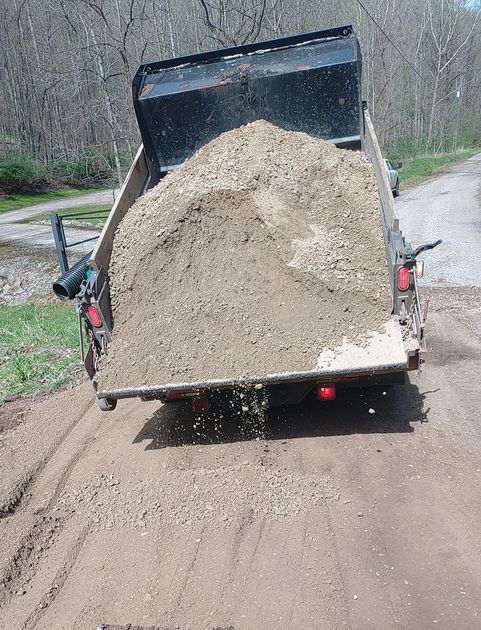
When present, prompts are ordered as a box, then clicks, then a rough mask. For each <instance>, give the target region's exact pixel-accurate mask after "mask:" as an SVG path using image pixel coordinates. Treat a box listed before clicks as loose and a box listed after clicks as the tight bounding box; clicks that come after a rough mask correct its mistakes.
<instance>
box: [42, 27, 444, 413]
mask: <svg viewBox="0 0 481 630" xmlns="http://www.w3.org/2000/svg"><path fill="white" fill-rule="evenodd" d="M361 67H362V58H361V51H360V46H359V43H358V40H357V37H356V35H355V33H354V30H353V28H352V26H349V25H348V26H341V27H337V28H332V29H327V30H320V31H316V32H311V33H306V34H300V35H294V36H290V37H285V38H281V39H275V40H272V41H264V42H260V43H254V44H248V45H244V46H238V47H234V48H228V49H223V50H215V51H210V52H205V53H200V54H194V55H190V56H186V57H180V58H177V59H169V60H163V61H158V62H155V63H148V64H143V65H142V66H140V68H139V69H138V71H137V73H136V75H135V77H134V80H133V103H134V108H135V113H136V117H137V121H138V125H139V130H140V134H141V137H142V145H141V146H140V148H139V150H138V152H137V155H136V156H135V159H134V161H133V164H132V166H131V168H130V170H129V173H128V175H127V177H126V179H125V182H124V184H123V186H122V188H121V191H120V193H119V195H118V198H117V200H116V202H115V204H114V206H113V208H112V210H111V212H110V215H109V217H108V220H107V222H106V224H105V226H104V228H103V230H102V233H101V235H100V237H99V238H98V241H97V243H96V245H95V248H94V249H93V251H92V252H91V253H90V254H87V255H86V256H85V257H84V258H83V259H81V260H80V261H79V262H78V263H76V264H75V265H74V266H73V267H72V268H66V264H65V257H64V258H63V262H62V264H63V271H64V273H63V274H62V276H61V277H60V278H59V279H58V280H57V282H56V283H55V284H54V291H55V293H56V294H57V295H58V296H59V297H61V298H64V299H65V298H67V299H74V300H75V308H76V312H77V314H78V320H79V327H80V328H79V329H80V333H81V347H82V349H84V347H85V348H86V350H85V352H84V355H83V361H84V365H85V368H86V371H87V373H88V375H89V377H90V379H91V381H92V383H93V385H94V388H95V396H96V399H97V402H98V404H99V406H100V408H101V409H103V410H112V409H114V408H115V406H116V404H117V401H118V400H119V399H123V398H134V397H139V398H141V399H142V400H154V399H158V400H161V401H163V402H172V401H177V400H181V399H184V398H191V399H192V404H193V408H194V409H195V410H197V411H202V410H205V409H207V407H208V404H209V400H210V399H213V398H216V397H220V398H222V397H226V396H227V397H228V396H229V393H230V392H233V391H236V390H238V388H253V389H255V390H260V389H261V390H262V391H263V394H264V396H265V397H266V399H267V400H268V402H269V404H272V405H280V404H289V403H295V402H299V401H300V400H302V399H303V398H304V397H305V396H307V395H308V394H309V393H311V392H312V391H315V392H316V394H317V397H318V398H319V399H320V400H330V399H332V398H334V397H335V395H336V390H341V389H342V388H344V387H353V386H355V387H363V386H369V385H376V384H381V385H385V384H388V383H398V382H403V381H404V379H405V376H406V373H407V372H409V371H411V370H416V369H418V368H419V365H420V362H421V353H422V352H423V351H424V349H425V341H424V325H425V320H426V316H427V302H426V301H425V302H423V303H422V302H421V298H420V295H419V289H418V282H417V280H418V277H419V276H421V275H422V272H423V263H422V262H420V261H418V260H417V257H418V255H419V254H420V253H421V252H422V251H425V250H427V249H430V248H432V247H434V246H436V245H437V244H438V243H439V241H438V242H436V243H428V244H426V245H423V246H421V247H418V248H417V249H413V248H412V247H411V245H410V244H409V243H408V242H407V241H406V239H405V237H404V236H403V235H402V233H401V231H400V229H399V221H398V219H397V217H396V213H395V210H394V203H393V196H392V192H391V189H390V185H389V182H388V179H387V174H386V170H385V168H384V164H383V158H382V155H381V150H380V147H379V144H378V141H377V138H376V134H375V131H374V128H373V125H372V122H371V119H370V116H369V113H368V109H367V106H366V103H365V102H364V101H363V100H362V96H361ZM257 119H264V120H267V121H268V122H271V123H273V124H274V125H277V126H278V127H281V128H283V129H286V130H291V131H302V132H305V133H308V134H311V135H312V136H315V137H318V138H322V139H324V140H325V141H327V142H329V143H332V144H334V145H336V146H337V147H339V148H342V149H345V150H349V151H362V152H364V154H365V155H366V157H367V159H368V161H369V162H370V163H371V164H372V168H373V172H374V175H375V178H376V181H377V188H378V198H379V213H380V217H381V222H382V229H383V234H384V243H385V253H386V259H387V268H388V272H389V285H390V290H391V294H392V309H391V312H390V313H386V320H388V321H389V323H388V325H387V326H386V331H385V332H384V333H382V334H381V333H380V334H378V335H377V336H375V337H373V338H372V340H370V341H369V342H368V343H366V344H364V345H363V346H362V347H361V346H356V345H354V344H349V343H345V344H343V346H342V348H341V349H340V350H339V349H338V350H337V351H336V352H333V351H332V350H329V349H322V348H321V349H313V353H315V356H317V363H316V361H313V363H316V368H315V369H312V370H310V371H304V372H299V371H292V372H283V373H279V374H252V376H249V377H248V378H242V379H239V378H237V379H233V378H231V375H229V374H226V375H225V378H224V379H215V380H204V381H198V382H178V383H150V384H148V385H146V386H142V387H136V386H133V387H130V388H121V389H109V390H108V391H106V390H99V389H98V388H97V384H96V373H97V370H98V363H99V359H100V358H101V357H102V355H104V354H106V353H108V352H109V346H110V344H111V339H112V330H113V326H114V325H115V321H113V319H112V312H111V307H110V289H109V263H110V256H111V252H112V246H113V240H114V235H115V231H116V229H117V227H118V225H119V223H120V222H121V221H122V219H123V217H124V216H125V215H126V213H128V212H129V208H130V207H131V206H132V204H133V203H134V202H135V201H136V200H137V199H138V198H139V197H140V196H141V195H143V194H144V193H145V191H147V190H148V189H150V188H151V187H153V186H155V185H157V184H158V183H159V182H160V180H161V179H162V178H163V177H164V176H165V175H166V174H167V173H168V172H170V171H172V170H173V169H175V168H176V167H177V166H178V165H179V164H181V163H183V162H184V161H185V160H187V159H188V158H189V157H191V156H192V155H193V154H194V153H195V152H196V151H197V150H198V149H199V148H200V147H202V146H203V145H205V144H206V143H208V142H209V141H210V140H212V139H213V138H215V137H216V136H218V135H219V134H221V133H222V132H225V131H229V130H231V129H234V128H237V127H240V126H242V125H245V124H247V123H249V122H252V121H255V120H257ZM60 223H61V222H60ZM52 224H53V226H54V229H55V230H56V232H55V233H56V240H57V242H59V241H62V230H61V225H59V220H58V217H57V218H56V219H53V221H52ZM367 246H368V244H367ZM64 251H65V250H64ZM158 290H161V288H159V289H158ZM353 317H355V313H353ZM111 360H115V356H113V357H111Z"/></svg>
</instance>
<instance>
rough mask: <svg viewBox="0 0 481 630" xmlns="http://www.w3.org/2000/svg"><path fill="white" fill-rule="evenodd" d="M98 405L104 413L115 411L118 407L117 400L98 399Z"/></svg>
mask: <svg viewBox="0 0 481 630" xmlns="http://www.w3.org/2000/svg"><path fill="white" fill-rule="evenodd" d="M97 405H98V406H99V407H100V409H101V410H102V411H113V410H114V409H115V407H116V406H117V399H116V398H97Z"/></svg>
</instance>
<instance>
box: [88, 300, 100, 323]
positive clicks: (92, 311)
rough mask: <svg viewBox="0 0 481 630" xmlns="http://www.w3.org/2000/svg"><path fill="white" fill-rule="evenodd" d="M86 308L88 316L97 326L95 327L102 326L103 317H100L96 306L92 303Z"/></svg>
mask: <svg viewBox="0 0 481 630" xmlns="http://www.w3.org/2000/svg"><path fill="white" fill-rule="evenodd" d="M85 310H86V313H87V316H88V318H89V319H90V321H91V322H92V326H95V328H100V327H101V326H102V318H101V317H100V314H99V312H98V310H97V309H96V308H95V306H92V305H91V304H90V305H89V306H87V308H86V309H85Z"/></svg>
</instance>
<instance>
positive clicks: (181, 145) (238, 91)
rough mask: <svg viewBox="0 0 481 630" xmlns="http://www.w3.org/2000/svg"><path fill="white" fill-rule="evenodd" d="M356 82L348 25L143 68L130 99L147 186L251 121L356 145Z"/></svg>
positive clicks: (354, 45) (357, 65) (357, 61)
mask: <svg viewBox="0 0 481 630" xmlns="http://www.w3.org/2000/svg"><path fill="white" fill-rule="evenodd" d="M360 81H361V52H360V49H359V44H358V41H357V38H356V37H355V35H354V33H353V29H352V27H351V26H343V27H338V28H334V29H329V30H323V31H318V32H315V33H307V34H303V35H296V36H292V37H287V38H284V39H276V40H274V41H267V42H261V43H257V44H249V45H246V46H240V47H236V48H231V49H224V50H216V51H212V52H207V53H201V54H196V55H191V56H189V57H181V58H178V59H172V60H167V61H158V62H155V63H150V64H145V65H142V66H141V67H140V68H139V70H138V71H137V74H136V75H135V78H134V81H133V99H134V106H135V111H136V114H137V119H138V123H139V127H140V132H141V134H142V140H143V144H144V149H145V154H146V158H147V162H148V164H149V170H150V174H151V178H152V180H151V184H152V183H155V182H156V181H157V180H158V179H159V177H161V176H162V173H164V172H166V171H168V170H171V169H172V168H174V167H175V166H176V165H177V164H180V163H181V162H183V161H184V160H186V159H187V158H189V157H190V156H191V155H192V154H193V153H195V151H196V150H197V149H199V148H200V147H201V146H202V145H204V144H206V143H207V142H209V141H210V140H212V139H213V138H215V137H216V136H218V135H219V134H220V133H222V132H224V131H228V130H231V129H234V128H236V127H239V126H241V125H244V124H246V123H249V122H252V121H254V120H258V119H265V120H267V121H269V122H271V123H273V124H275V125H277V126H278V127H281V128H283V129H286V130H291V131H304V132H306V133H309V134H311V135H313V136H317V137H320V138H323V139H324V140H331V141H334V142H336V144H338V145H340V146H346V145H349V144H352V143H356V144H358V143H359V140H360V135H361V129H360V128H361V119H362V116H361V96H360Z"/></svg>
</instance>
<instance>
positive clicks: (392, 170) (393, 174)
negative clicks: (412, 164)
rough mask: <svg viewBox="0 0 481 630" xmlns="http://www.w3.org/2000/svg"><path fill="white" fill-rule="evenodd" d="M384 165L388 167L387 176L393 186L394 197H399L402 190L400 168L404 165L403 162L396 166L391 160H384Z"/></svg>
mask: <svg viewBox="0 0 481 630" xmlns="http://www.w3.org/2000/svg"><path fill="white" fill-rule="evenodd" d="M384 166H385V167H386V172H387V178H388V180H389V185H390V186H391V190H392V194H393V197H399V192H400V191H399V173H398V170H399V169H400V168H401V167H402V162H400V163H399V164H398V165H397V166H396V167H394V166H393V165H392V163H391V162H390V161H389V160H384Z"/></svg>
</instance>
